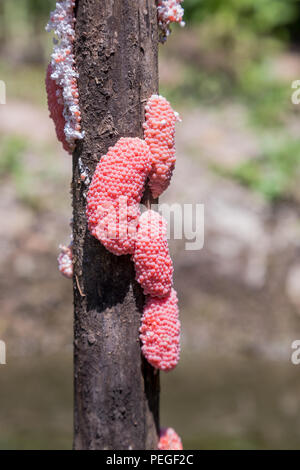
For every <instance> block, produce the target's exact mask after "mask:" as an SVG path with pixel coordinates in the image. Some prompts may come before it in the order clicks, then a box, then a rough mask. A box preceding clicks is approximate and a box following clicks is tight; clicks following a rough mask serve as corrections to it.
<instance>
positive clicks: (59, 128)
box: [46, 64, 70, 152]
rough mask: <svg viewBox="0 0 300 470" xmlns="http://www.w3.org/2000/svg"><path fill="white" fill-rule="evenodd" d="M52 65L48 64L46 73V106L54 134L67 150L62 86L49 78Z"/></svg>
mask: <svg viewBox="0 0 300 470" xmlns="http://www.w3.org/2000/svg"><path fill="white" fill-rule="evenodd" d="M51 74H52V66H51V64H49V65H48V68H47V75H46V91H47V98H48V108H49V111H50V117H51V119H52V120H53V122H54V125H55V130H56V136H57V138H58V140H59V141H60V142H61V143H62V145H63V148H64V149H65V150H66V151H67V152H69V150H70V147H69V144H68V142H67V140H66V136H65V124H66V121H65V118H64V114H63V113H64V105H63V98H62V88H61V87H60V86H59V85H57V84H56V82H55V81H54V80H52V78H51Z"/></svg>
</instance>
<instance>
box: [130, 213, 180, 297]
mask: <svg viewBox="0 0 300 470" xmlns="http://www.w3.org/2000/svg"><path fill="white" fill-rule="evenodd" d="M132 258H133V261H134V266H135V272H136V280H137V281H138V282H139V283H140V284H141V286H142V288H143V291H144V294H145V295H151V296H153V297H165V296H166V295H168V294H169V293H170V290H171V287H172V282H173V264H172V260H171V258H170V253H169V247H168V241H167V222H166V221H165V220H164V219H163V217H162V216H161V215H160V214H158V212H154V211H152V210H148V211H146V212H144V213H143V214H142V215H141V217H140V219H139V224H138V229H137V235H136V244H135V251H134V254H133V257H132Z"/></svg>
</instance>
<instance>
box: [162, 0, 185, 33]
mask: <svg viewBox="0 0 300 470" xmlns="http://www.w3.org/2000/svg"><path fill="white" fill-rule="evenodd" d="M182 2H183V0H158V2H157V16H158V26H159V28H160V31H161V37H160V40H161V41H162V42H164V41H165V40H166V39H167V37H168V36H169V34H170V32H171V31H170V24H171V23H179V24H180V26H185V22H184V21H183V20H182V19H183V15H184V10H183V8H182V6H181V3H182Z"/></svg>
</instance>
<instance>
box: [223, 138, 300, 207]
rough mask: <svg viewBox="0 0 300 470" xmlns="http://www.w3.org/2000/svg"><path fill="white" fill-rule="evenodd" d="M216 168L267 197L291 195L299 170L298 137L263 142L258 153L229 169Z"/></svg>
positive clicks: (271, 198) (299, 147)
mask: <svg viewBox="0 0 300 470" xmlns="http://www.w3.org/2000/svg"><path fill="white" fill-rule="evenodd" d="M217 171H218V172H219V173H221V174H223V175H224V176H229V177H232V178H234V179H236V180H237V181H239V182H240V183H241V184H243V185H245V186H247V187H249V188H250V189H253V190H254V191H257V192H259V193H260V194H262V195H263V196H264V197H265V198H266V199H268V200H271V201H273V200H277V199H280V198H284V197H286V196H288V195H290V194H291V191H292V189H293V185H294V182H295V177H297V174H298V176H299V171H300V140H290V139H283V140H281V139H276V138H275V137H274V136H273V137H272V139H271V140H270V141H269V142H267V143H266V145H265V149H264V150H263V152H262V154H261V155H260V156H259V157H257V158H253V159H251V160H248V161H246V162H244V163H242V164H241V165H239V166H238V167H237V168H235V169H233V170H229V171H228V170H224V169H220V168H218V169H217Z"/></svg>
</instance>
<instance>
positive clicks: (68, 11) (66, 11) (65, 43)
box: [46, 0, 84, 153]
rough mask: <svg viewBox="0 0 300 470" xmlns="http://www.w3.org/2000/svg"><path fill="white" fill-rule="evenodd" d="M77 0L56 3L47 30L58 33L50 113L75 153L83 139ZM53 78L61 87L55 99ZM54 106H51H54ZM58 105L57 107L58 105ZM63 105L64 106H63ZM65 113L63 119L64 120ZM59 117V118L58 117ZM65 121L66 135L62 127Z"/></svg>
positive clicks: (51, 73)
mask: <svg viewBox="0 0 300 470" xmlns="http://www.w3.org/2000/svg"><path fill="white" fill-rule="evenodd" d="M74 8H75V0H61V1H59V2H57V3H56V9H55V10H54V11H53V12H52V13H51V14H50V20H49V22H48V24H47V26H46V30H47V31H53V32H54V34H55V39H54V40H53V42H54V48H53V53H52V55H51V63H50V65H51V67H50V68H49V67H48V70H47V78H46V83H48V86H47V93H48V103H49V109H50V116H51V117H52V119H53V120H54V123H55V126H56V129H59V133H58V138H59V140H60V141H61V142H62V144H63V146H64V148H65V149H66V150H67V151H68V152H69V153H72V151H73V150H74V147H75V142H76V140H77V139H82V138H83V136H84V133H83V132H82V131H81V124H80V123H81V113H80V109H79V94H78V88H77V78H78V73H77V72H76V69H75V57H74V53H73V43H74V40H75V30H74V23H75V21H76V20H75V17H74ZM51 79H52V80H53V81H54V82H55V84H56V86H57V90H56V92H57V93H56V96H57V101H55V99H54V96H53V95H52V94H51V95H50V96H49V89H50V91H51V87H50V86H49V80H51ZM50 106H51V107H50ZM56 106H57V110H55V107H56ZM62 107H63V109H61V108H62ZM61 113H62V114H63V119H64V120H63V121H62V119H61ZM55 119H57V120H55ZM62 123H63V124H64V127H63V132H64V137H62V132H61V126H62Z"/></svg>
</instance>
